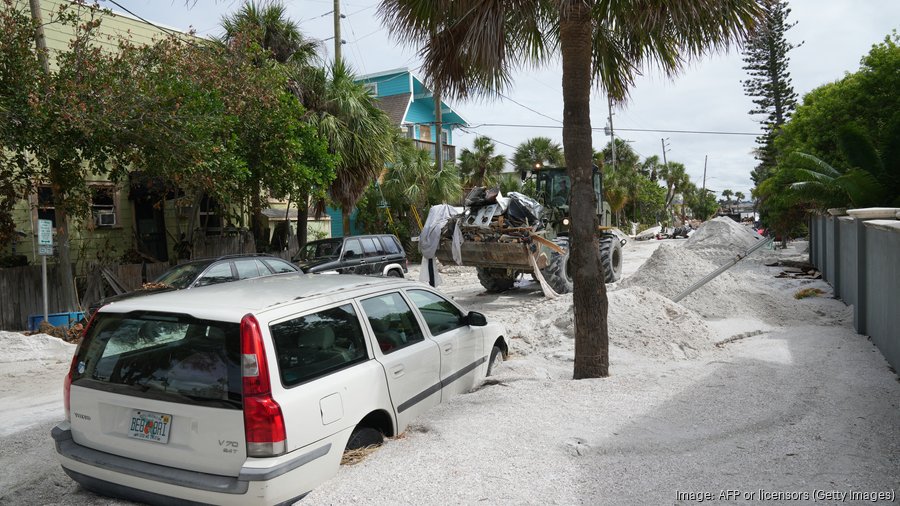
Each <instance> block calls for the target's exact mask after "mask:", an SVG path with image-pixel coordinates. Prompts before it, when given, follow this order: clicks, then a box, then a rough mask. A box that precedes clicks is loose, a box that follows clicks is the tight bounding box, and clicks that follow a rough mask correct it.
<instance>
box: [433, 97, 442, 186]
mask: <svg viewBox="0 0 900 506" xmlns="http://www.w3.org/2000/svg"><path fill="white" fill-rule="evenodd" d="M431 96H432V97H433V98H434V131H435V135H437V138H436V139H435V141H434V161H435V163H436V164H437V170H438V172H440V171H442V170H443V169H444V136H443V135H442V134H443V126H444V125H443V121H442V120H443V116H442V115H443V111H442V110H441V91H440V88H438V83H436V82H435V83H434V91H433V92H432V93H431Z"/></svg>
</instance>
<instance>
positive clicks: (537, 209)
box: [436, 169, 622, 297]
mask: <svg viewBox="0 0 900 506" xmlns="http://www.w3.org/2000/svg"><path fill="white" fill-rule="evenodd" d="M555 174H558V175H560V177H563V176H564V174H565V170H564V169H556V172H555ZM564 177H567V176H564ZM547 178H548V176H547V175H546V174H545V179H547ZM568 208H569V206H568V202H565V203H563V204H561V205H557V206H555V207H554V206H544V205H543V204H541V203H540V202H538V200H535V199H533V198H531V197H529V196H527V195H524V194H522V193H517V192H511V193H509V195H507V196H503V195H502V194H501V193H500V191H499V190H497V189H485V188H479V187H476V188H474V189H473V190H472V191H471V192H469V195H468V196H467V197H466V207H465V210H464V212H463V213H462V214H458V215H455V216H452V217H450V218H449V220H448V221H447V222H446V224H445V225H444V227H443V229H442V230H441V236H440V244H439V247H438V249H437V252H436V257H437V258H438V259H439V260H441V261H442V262H444V263H449V262H451V261H453V249H454V247H456V248H458V249H457V252H458V255H457V258H459V259H460V260H461V261H460V262H457V263H459V264H460V265H467V266H473V267H476V268H477V271H478V279H479V281H481V284H482V285H483V286H484V287H485V288H486V289H487V291H488V292H502V291H505V290H508V289H510V288H512V287H513V285H514V284H515V281H516V279H517V278H518V276H519V275H520V274H523V273H530V274H532V275H533V276H534V279H535V280H536V281H537V282H538V283H540V285H541V289H542V290H543V292H544V295H545V296H547V297H555V296H556V295H558V294H561V293H568V292H571V291H572V288H573V281H572V276H571V273H570V272H569V264H568V262H569V237H568V234H567V231H568V224H569V221H570V220H569V217H568V216H567V211H568ZM457 227H458V230H459V235H460V237H459V239H460V240H458V242H457V243H456V244H454V242H453V235H454V231H456V230H457ZM597 234H598V236H599V238H600V254H601V260H602V261H603V264H604V268H605V269H606V282H607V283H611V282H613V281H616V280H617V279H618V278H619V276H620V273H621V259H622V254H621V248H622V244H621V242H620V241H619V239H618V238H616V237H615V236H614V235H613V234H612V233H611V232H610V231H609V230H598V231H597Z"/></svg>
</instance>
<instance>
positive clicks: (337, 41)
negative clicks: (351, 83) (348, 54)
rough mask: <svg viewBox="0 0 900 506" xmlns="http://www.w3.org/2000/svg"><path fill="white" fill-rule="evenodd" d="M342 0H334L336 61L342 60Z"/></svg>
mask: <svg viewBox="0 0 900 506" xmlns="http://www.w3.org/2000/svg"><path fill="white" fill-rule="evenodd" d="M343 42H344V41H342V40H341V0H334V62H335V63H337V62H339V61H341V44H342V43H343Z"/></svg>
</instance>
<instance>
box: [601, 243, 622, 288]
mask: <svg viewBox="0 0 900 506" xmlns="http://www.w3.org/2000/svg"><path fill="white" fill-rule="evenodd" d="M600 262H602V263H603V274H604V281H605V282H606V283H615V282H616V281H618V280H619V279H620V278H621V277H622V243H621V242H619V239H618V238H617V237H616V236H613V235H605V236H602V237H600Z"/></svg>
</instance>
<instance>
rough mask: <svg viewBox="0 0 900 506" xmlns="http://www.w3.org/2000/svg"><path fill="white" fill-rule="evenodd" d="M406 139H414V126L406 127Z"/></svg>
mask: <svg viewBox="0 0 900 506" xmlns="http://www.w3.org/2000/svg"><path fill="white" fill-rule="evenodd" d="M406 138H407V139H415V138H416V127H415V125H407V126H406Z"/></svg>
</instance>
